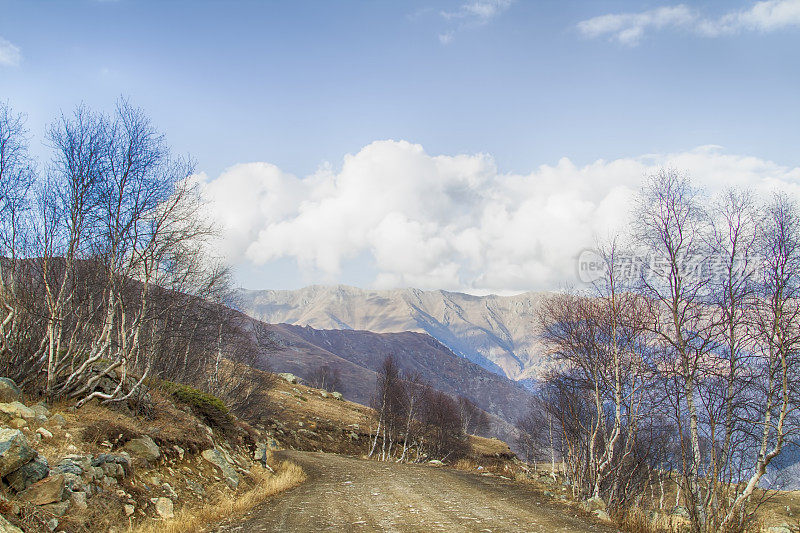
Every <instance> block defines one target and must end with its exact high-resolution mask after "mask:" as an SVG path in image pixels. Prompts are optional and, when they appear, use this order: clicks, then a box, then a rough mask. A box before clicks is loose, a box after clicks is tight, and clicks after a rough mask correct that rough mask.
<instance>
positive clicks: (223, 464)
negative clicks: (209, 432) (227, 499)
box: [201, 446, 239, 489]
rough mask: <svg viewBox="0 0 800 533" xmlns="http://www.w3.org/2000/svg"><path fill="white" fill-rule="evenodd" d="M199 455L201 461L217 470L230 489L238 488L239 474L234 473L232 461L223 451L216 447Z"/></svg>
mask: <svg viewBox="0 0 800 533" xmlns="http://www.w3.org/2000/svg"><path fill="white" fill-rule="evenodd" d="M201 455H202V457H203V459H205V460H206V461H208V462H209V463H211V464H212V465H214V466H216V467H217V468H218V469H219V471H220V472H221V473H222V476H223V478H224V479H225V483H227V484H228V486H229V487H230V488H231V489H236V487H238V486H239V474H237V473H236V470H235V469H234V467H233V460H232V459H231V457H230V455H228V453H227V452H226V451H225V450H223V449H222V448H220V447H218V446H217V447H215V448H210V449H208V450H204V451H203V453H202V454H201Z"/></svg>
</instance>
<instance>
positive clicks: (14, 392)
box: [0, 378, 22, 403]
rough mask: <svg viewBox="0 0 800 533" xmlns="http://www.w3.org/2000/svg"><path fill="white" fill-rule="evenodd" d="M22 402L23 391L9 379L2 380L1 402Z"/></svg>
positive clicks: (0, 381)
mask: <svg viewBox="0 0 800 533" xmlns="http://www.w3.org/2000/svg"><path fill="white" fill-rule="evenodd" d="M18 401H22V391H21V390H20V388H19V387H18V386H17V384H16V383H14V381H13V380H11V379H8V378H0V402H1V403H8V402H18Z"/></svg>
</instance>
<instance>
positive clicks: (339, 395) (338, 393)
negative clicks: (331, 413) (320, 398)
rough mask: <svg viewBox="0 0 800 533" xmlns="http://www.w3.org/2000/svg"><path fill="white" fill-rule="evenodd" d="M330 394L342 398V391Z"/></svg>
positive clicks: (338, 398)
mask: <svg viewBox="0 0 800 533" xmlns="http://www.w3.org/2000/svg"><path fill="white" fill-rule="evenodd" d="M331 396H333V397H334V398H335V399H337V400H341V399H342V393H341V392H332V393H331Z"/></svg>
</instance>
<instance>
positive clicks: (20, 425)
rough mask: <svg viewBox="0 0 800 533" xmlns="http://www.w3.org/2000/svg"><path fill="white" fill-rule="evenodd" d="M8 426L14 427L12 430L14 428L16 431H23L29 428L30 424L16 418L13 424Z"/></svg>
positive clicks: (10, 423)
mask: <svg viewBox="0 0 800 533" xmlns="http://www.w3.org/2000/svg"><path fill="white" fill-rule="evenodd" d="M8 425H9V426H11V427H12V428H14V429H22V428H26V427H28V423H27V422H25V421H24V420H23V419H21V418H15V419H13V420H12V421H11V422H9V423H8Z"/></svg>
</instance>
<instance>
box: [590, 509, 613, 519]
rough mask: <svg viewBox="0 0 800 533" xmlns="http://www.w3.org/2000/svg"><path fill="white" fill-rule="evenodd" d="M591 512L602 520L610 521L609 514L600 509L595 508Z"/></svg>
mask: <svg viewBox="0 0 800 533" xmlns="http://www.w3.org/2000/svg"><path fill="white" fill-rule="evenodd" d="M592 514H593V515H594V516H596V517H597V518H599V519H600V520H602V521H603V522H611V515H609V514H608V512H606V511H604V510H602V509H597V510H595V511H594V512H592Z"/></svg>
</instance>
